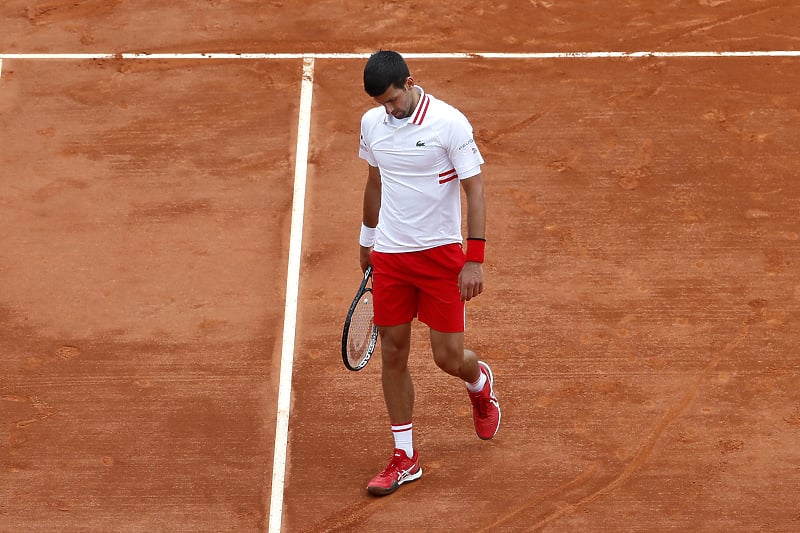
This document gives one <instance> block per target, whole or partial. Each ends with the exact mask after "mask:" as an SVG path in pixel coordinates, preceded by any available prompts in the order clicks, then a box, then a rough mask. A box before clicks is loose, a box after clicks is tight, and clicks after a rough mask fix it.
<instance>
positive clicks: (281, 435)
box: [269, 56, 314, 533]
mask: <svg viewBox="0 0 800 533" xmlns="http://www.w3.org/2000/svg"><path fill="white" fill-rule="evenodd" d="M313 89H314V58H313V57H310V56H306V57H304V58H303V82H302V85H301V88H300V116H299V120H298V124H297V153H296V155H295V166H294V193H293V200H292V226H291V231H290V237H289V264H288V268H287V276H286V306H285V308H284V313H283V344H282V348H281V373H280V382H279V385H278V415H277V417H278V419H277V424H276V427H275V454H274V457H273V460H272V498H271V500H270V506H269V531H270V533H280V530H281V516H282V513H283V483H284V479H285V475H286V451H287V447H288V443H289V408H290V407H291V400H292V365H293V364H294V344H295V330H296V326H297V299H298V293H299V289H300V251H301V248H302V243H303V214H304V211H305V202H306V174H307V170H308V143H309V138H310V133H311V96H312V94H313Z"/></svg>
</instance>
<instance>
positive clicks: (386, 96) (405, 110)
mask: <svg viewBox="0 0 800 533" xmlns="http://www.w3.org/2000/svg"><path fill="white" fill-rule="evenodd" d="M413 89H414V80H413V79H411V77H408V78H406V83H405V85H404V86H403V88H402V89H398V88H397V87H395V86H394V85H390V86H389V88H388V89H386V92H385V93H383V94H382V95H380V96H376V97H375V98H374V100H375V101H376V102H378V103H379V104H380V105H382V106H383V108H384V109H385V110H386V113H387V114H389V115H392V116H393V117H394V118H406V117H408V116H409V115H411V111H412V110H413V107H414V90H413Z"/></svg>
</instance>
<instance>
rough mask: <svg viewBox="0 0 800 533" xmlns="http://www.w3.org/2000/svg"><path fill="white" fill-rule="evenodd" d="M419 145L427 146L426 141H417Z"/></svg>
mask: <svg viewBox="0 0 800 533" xmlns="http://www.w3.org/2000/svg"><path fill="white" fill-rule="evenodd" d="M417 146H425V141H417Z"/></svg>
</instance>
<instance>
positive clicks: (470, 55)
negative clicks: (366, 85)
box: [0, 50, 800, 60]
mask: <svg viewBox="0 0 800 533" xmlns="http://www.w3.org/2000/svg"><path fill="white" fill-rule="evenodd" d="M371 54H372V52H365V53H341V54H339V53H246V52H245V53H234V52H197V53H180V54H166V53H158V54H149V53H146V52H125V53H120V54H100V53H96V54H0V60H2V59H367V58H369V56H370V55H371ZM403 57H408V58H410V59H476V58H482V59H620V58H641V57H669V58H680V57H800V50H753V51H738V52H736V51H720V52H714V51H696V52H692V51H686V52H657V51H651V52H645V51H640V52H519V53H517V52H509V53H506V52H457V53H404V54H403Z"/></svg>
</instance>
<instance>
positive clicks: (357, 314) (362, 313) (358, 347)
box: [342, 265, 378, 372]
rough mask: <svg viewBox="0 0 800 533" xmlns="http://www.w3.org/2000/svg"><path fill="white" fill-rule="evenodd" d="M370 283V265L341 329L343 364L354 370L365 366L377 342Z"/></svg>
mask: <svg viewBox="0 0 800 533" xmlns="http://www.w3.org/2000/svg"><path fill="white" fill-rule="evenodd" d="M371 285H372V265H370V266H368V267H367V270H366V271H365V272H364V279H363V281H362V282H361V285H360V286H359V287H358V292H357V293H356V297H355V298H353V303H351V304H350V309H349V310H348V311H347V318H346V319H345V321H344V329H343V331H342V360H343V361H344V366H346V367H347V369H348V370H352V371H354V372H355V371H357V370H361V369H362V368H364V367H365V366H367V363H369V359H370V357H372V352H374V351H375V344H377V342H378V327H377V326H376V325H375V324H374V323H373V322H372V287H371Z"/></svg>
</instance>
